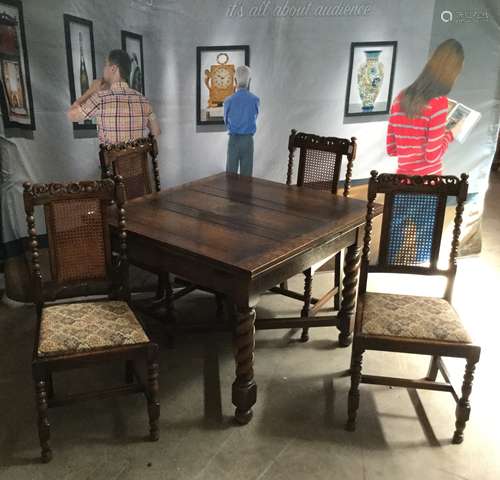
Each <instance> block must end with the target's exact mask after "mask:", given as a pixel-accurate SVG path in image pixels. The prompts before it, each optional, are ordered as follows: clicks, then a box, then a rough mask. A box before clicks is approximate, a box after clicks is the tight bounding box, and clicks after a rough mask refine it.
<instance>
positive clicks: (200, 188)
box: [125, 173, 366, 276]
mask: <svg viewBox="0 0 500 480" xmlns="http://www.w3.org/2000/svg"><path fill="white" fill-rule="evenodd" d="M125 209H126V221H127V231H128V232H129V234H131V235H139V236H142V237H145V238H148V239H150V240H152V241H153V242H159V243H160V244H162V245H163V246H168V247H169V248H172V249H176V250H177V249H178V250H179V251H181V252H188V253H189V254H190V255H191V256H193V255H194V256H199V257H202V258H203V259H204V260H205V261H206V260H209V261H211V262H214V264H217V265H219V266H223V267H224V268H225V269H233V270H238V271H240V272H241V271H244V272H248V273H249V274H250V275H252V276H253V275H256V274H258V273H259V272H261V271H263V270H265V269H268V268H269V267H272V266H273V265H274V264H276V263H279V262H280V261H282V260H283V258H289V257H292V256H294V255H296V254H299V253H301V252H303V251H305V250H307V249H311V248H314V247H315V246H317V245H321V244H323V243H324V242H327V241H328V240H329V239H330V238H334V237H336V236H339V235H341V234H342V233H344V232H347V231H349V230H352V229H354V228H357V227H359V226H360V225H362V224H363V223H364V219H365V215H366V202H365V201H362V200H356V199H352V198H344V197H342V196H336V195H332V194H331V193H329V192H322V191H317V190H313V189H305V188H298V187H295V186H287V185H284V184H281V183H276V182H271V181H268V180H262V179H258V178H250V177H244V176H239V175H235V174H227V173H221V174H217V175H214V176H211V177H208V178H204V179H201V180H197V181H194V182H191V183H188V184H184V185H181V186H179V187H175V188H171V189H167V190H164V191H162V192H159V193H153V194H151V195H147V196H145V197H142V198H138V199H135V200H132V201H130V202H127V204H126V207H125Z"/></svg>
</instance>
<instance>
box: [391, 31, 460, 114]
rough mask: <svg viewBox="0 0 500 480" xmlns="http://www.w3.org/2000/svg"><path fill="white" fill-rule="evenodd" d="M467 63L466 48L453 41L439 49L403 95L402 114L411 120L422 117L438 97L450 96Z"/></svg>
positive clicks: (445, 42)
mask: <svg viewBox="0 0 500 480" xmlns="http://www.w3.org/2000/svg"><path fill="white" fill-rule="evenodd" d="M463 63H464V49H463V47H462V44H461V43H460V42H458V41H457V40H455V39H454V38H450V39H448V40H445V41H444V42H443V43H441V44H440V45H438V46H437V48H436V50H434V53H433V54H432V56H431V58H429V60H428V61H427V63H426V64H425V67H424V69H423V70H422V73H420V75H419V76H418V77H417V79H416V80H415V81H414V82H413V83H412V84H411V85H410V86H409V87H407V88H405V89H404V90H403V91H402V92H401V98H400V102H401V110H402V111H403V112H405V113H406V116H407V117H410V118H414V117H416V116H418V115H420V114H421V112H422V109H423V108H424V107H425V105H426V104H427V102H428V101H429V100H430V99H431V98H434V97H440V96H442V95H448V93H449V92H450V90H451V88H452V87H453V84H454V83H455V80H456V78H457V77H458V74H459V73H460V72H461V71H462V66H463Z"/></svg>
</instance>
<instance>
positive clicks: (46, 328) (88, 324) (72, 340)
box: [38, 301, 149, 357]
mask: <svg viewBox="0 0 500 480" xmlns="http://www.w3.org/2000/svg"><path fill="white" fill-rule="evenodd" d="M147 342H149V338H148V337H147V336H146V334H145V333H144V330H143V329H142V326H141V324H140V323H139V322H138V320H137V319H136V318H135V315H134V313H133V312H132V310H130V308H129V306H128V305H127V303H126V302H122V301H102V302H89V303H71V304H65V305H53V306H50V307H46V308H44V309H43V311H42V321H41V324H40V341H39V344H38V355H39V356H40V357H47V356H54V355H61V354H71V353H82V352H90V351H93V350H100V349H104V348H109V347H117V346H120V345H135V344H139V343H147Z"/></svg>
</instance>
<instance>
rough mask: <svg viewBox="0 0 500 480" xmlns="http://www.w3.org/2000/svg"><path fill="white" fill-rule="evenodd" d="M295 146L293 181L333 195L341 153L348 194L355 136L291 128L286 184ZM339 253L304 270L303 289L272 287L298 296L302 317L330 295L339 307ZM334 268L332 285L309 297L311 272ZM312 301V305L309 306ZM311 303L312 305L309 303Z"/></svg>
mask: <svg viewBox="0 0 500 480" xmlns="http://www.w3.org/2000/svg"><path fill="white" fill-rule="evenodd" d="M297 150H299V164H298V171H297V174H296V179H297V180H296V182H295V184H296V185H297V186H299V187H305V188H312V189H316V190H324V191H328V192H331V193H332V194H334V195H336V194H337V193H338V186H339V177H340V170H341V167H342V161H343V159H344V157H345V159H346V161H347V163H346V174H345V181H344V186H343V189H342V195H343V196H344V197H348V196H349V191H350V188H351V176H352V166H353V162H354V160H355V158H356V138H355V137H351V139H350V140H348V139H345V138H336V137H320V136H318V135H313V134H311V133H304V132H297V130H292V131H291V133H290V137H289V139H288V169H287V176H286V184H287V185H292V184H293V180H292V178H293V176H294V164H295V154H296V152H297ZM341 262H342V254H341V252H338V253H337V254H336V255H334V256H333V257H329V258H326V259H324V260H323V261H321V262H318V263H317V264H316V265H314V266H312V267H311V268H308V269H307V270H306V271H304V276H305V280H304V292H303V293H302V294H300V293H297V292H293V291H290V290H289V289H288V284H287V283H286V282H285V283H282V284H281V285H280V287H279V288H273V289H272V291H273V292H275V293H280V294H282V295H285V296H288V297H290V298H294V299H296V300H301V301H302V302H303V307H302V311H301V317H302V318H304V319H307V318H311V317H314V316H315V315H316V314H317V313H318V312H319V311H320V309H321V308H322V307H323V306H324V305H325V304H326V303H327V302H328V301H329V300H331V299H332V298H333V299H334V309H335V310H338V309H339V308H340V290H341V289H340V282H341V271H342V269H341ZM332 269H333V271H334V282H333V287H332V288H331V289H330V290H329V291H328V292H327V293H325V294H324V295H323V296H322V297H321V298H313V297H312V282H313V275H314V273H315V272H317V271H330V272H331V270H332ZM312 305H313V306H312ZM311 306H312V307H311ZM308 339H309V327H304V328H303V330H302V335H301V340H302V341H304V342H306V341H307V340H308Z"/></svg>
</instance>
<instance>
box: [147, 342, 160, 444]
mask: <svg viewBox="0 0 500 480" xmlns="http://www.w3.org/2000/svg"><path fill="white" fill-rule="evenodd" d="M158 375H159V365H158V346H156V345H154V346H152V347H151V348H150V349H149V351H148V380H147V392H146V397H147V401H148V415H149V439H150V440H151V441H152V442H156V441H157V440H158V439H159V438H160V428H159V418H160V403H159V401H158V394H159V384H158Z"/></svg>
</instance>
